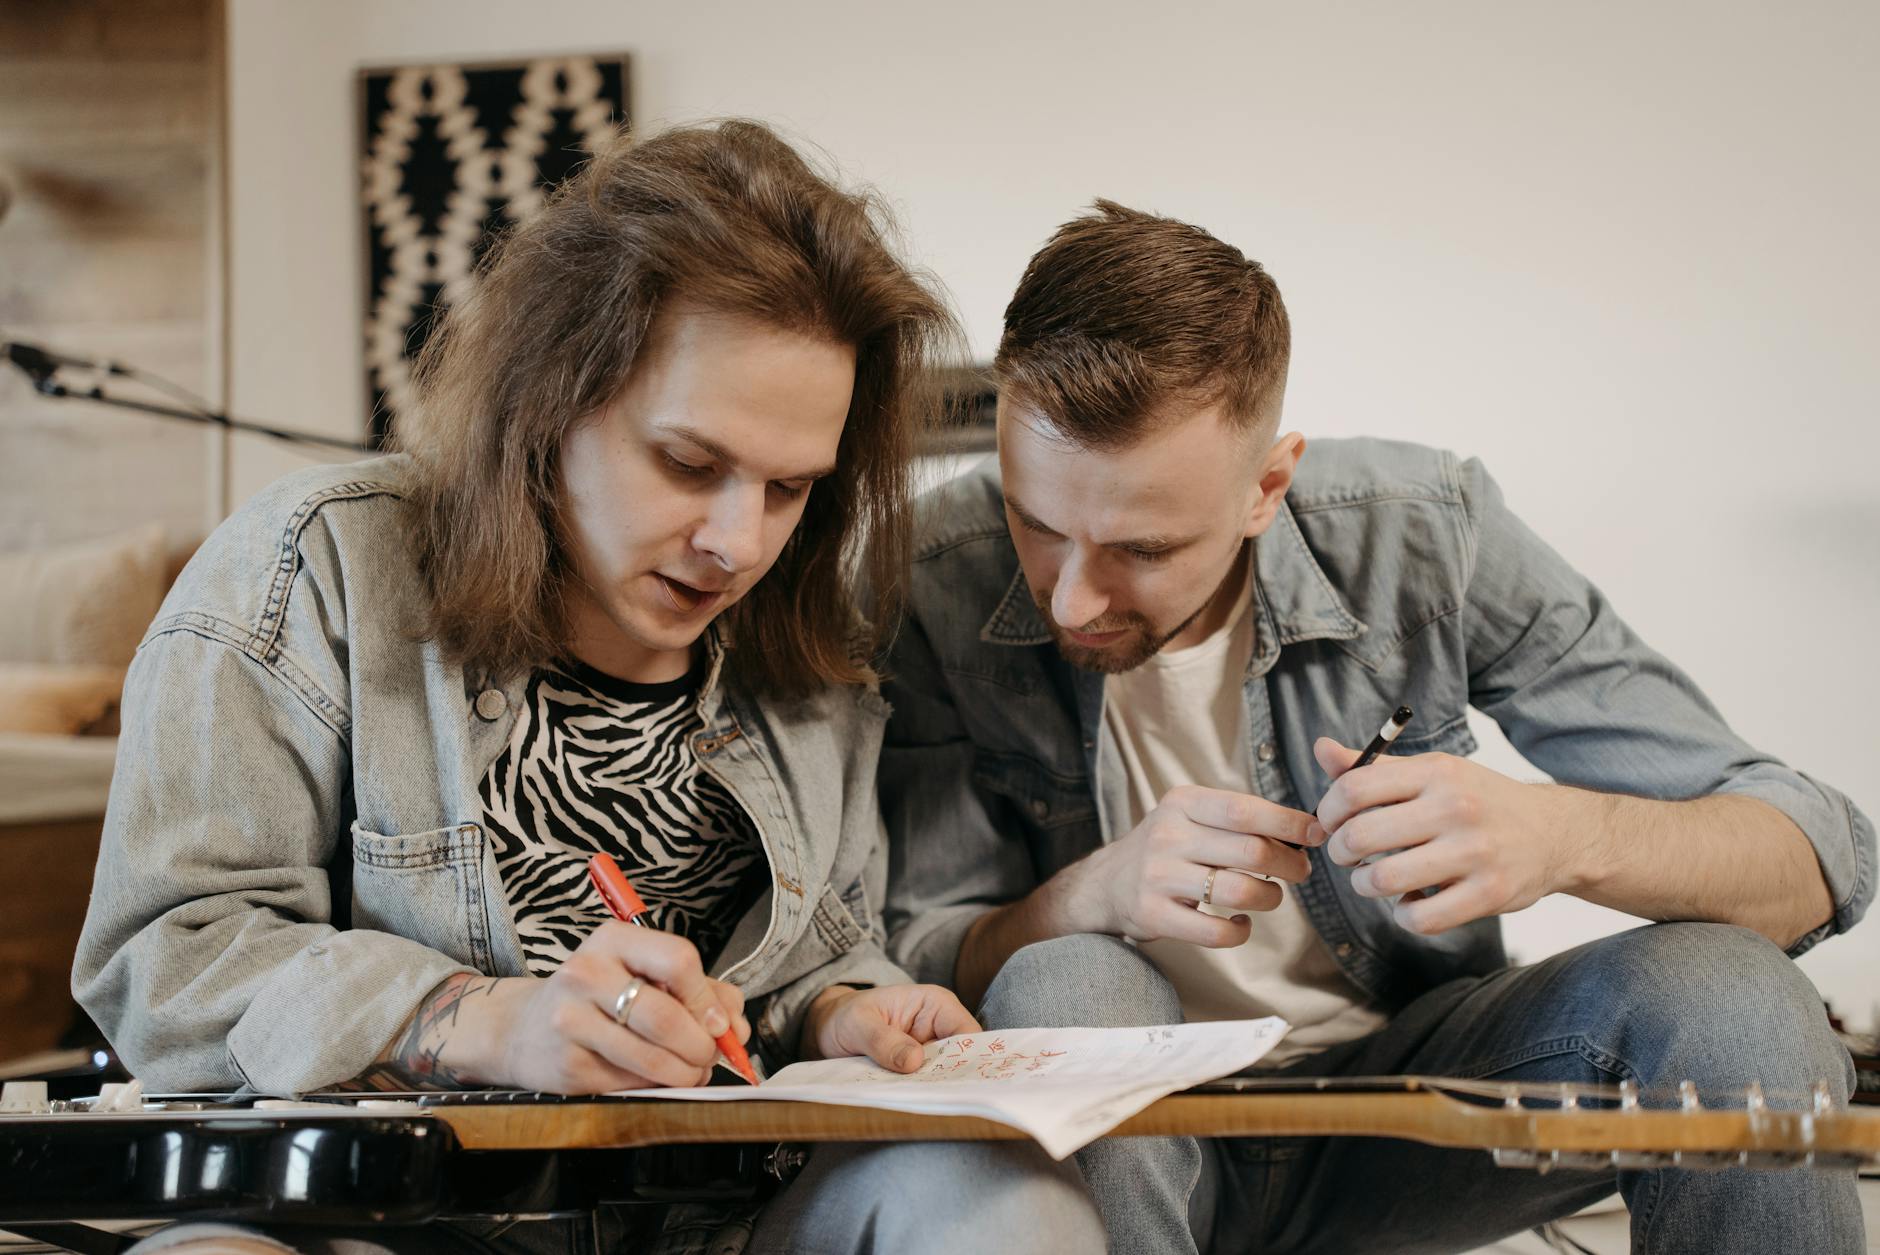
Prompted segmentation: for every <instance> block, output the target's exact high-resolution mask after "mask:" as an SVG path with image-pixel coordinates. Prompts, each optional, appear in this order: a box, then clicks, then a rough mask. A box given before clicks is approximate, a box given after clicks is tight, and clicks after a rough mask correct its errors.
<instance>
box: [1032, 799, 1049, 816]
mask: <svg viewBox="0 0 1880 1255" xmlns="http://www.w3.org/2000/svg"><path fill="white" fill-rule="evenodd" d="M1031 813H1032V814H1033V815H1036V816H1037V817H1038V818H1039V819H1044V818H1046V817H1047V816H1049V815H1050V814H1051V803H1049V802H1047V801H1045V800H1044V799H1043V798H1041V797H1040V798H1033V799H1032V803H1031Z"/></svg>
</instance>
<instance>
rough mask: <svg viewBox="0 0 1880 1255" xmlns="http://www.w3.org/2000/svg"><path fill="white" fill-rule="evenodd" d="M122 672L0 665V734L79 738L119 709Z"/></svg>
mask: <svg viewBox="0 0 1880 1255" xmlns="http://www.w3.org/2000/svg"><path fill="white" fill-rule="evenodd" d="M123 691H124V668H122V667H93V666H80V665H77V664H74V663H53V662H0V732H39V733H44V734H47V735H50V736H77V735H79V734H80V733H83V732H88V731H91V730H93V729H94V728H96V727H98V725H99V724H101V723H103V722H104V721H105V716H107V715H109V714H111V713H112V712H113V711H114V710H115V709H116V707H117V703H118V697H119V695H121V694H122V693H123Z"/></svg>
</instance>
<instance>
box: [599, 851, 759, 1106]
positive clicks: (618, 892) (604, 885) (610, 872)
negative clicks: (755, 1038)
mask: <svg viewBox="0 0 1880 1255" xmlns="http://www.w3.org/2000/svg"><path fill="white" fill-rule="evenodd" d="M588 878H589V879H590V880H592V881H593V882H594V888H595V889H597V890H599V892H600V895H601V901H603V902H605V903H606V904H607V909H608V910H609V911H612V912H613V914H614V918H615V919H618V920H625V921H626V922H627V923H629V924H638V925H639V926H640V927H641V928H645V927H647V926H648V925H647V923H646V921H645V920H643V919H641V918H640V916H642V915H644V914H646V903H645V902H643V901H641V900H640V895H639V894H638V893H636V892H634V889H633V885H632V884H631V883H629V882H628V880H627V875H626V873H625V872H623V871H621V870H620V864H618V863H616V862H614V859H613V856H612V855H611V854H595V855H592V856H590V857H589V858H588ZM718 1050H719V1053H721V1054H722V1055H724V1057H725V1062H726V1063H728V1064H730V1065H731V1068H732V1070H733V1071H734V1072H736V1073H737V1074H738V1075H739V1076H741V1077H743V1078H744V1079H745V1080H747V1081H749V1082H750V1083H751V1084H753V1085H755V1084H757V1073H756V1072H755V1071H754V1070H753V1069H752V1068H751V1057H750V1056H749V1055H747V1054H745V1053H744V1044H743V1043H742V1042H740V1041H739V1040H738V1035H737V1034H736V1033H734V1032H732V1031H731V1030H730V1029H729V1028H727V1029H726V1030H725V1031H724V1032H722V1033H720V1034H718Z"/></svg>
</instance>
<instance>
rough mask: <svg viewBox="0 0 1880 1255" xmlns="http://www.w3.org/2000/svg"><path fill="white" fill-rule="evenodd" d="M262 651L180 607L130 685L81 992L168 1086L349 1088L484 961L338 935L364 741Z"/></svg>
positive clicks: (76, 976)
mask: <svg viewBox="0 0 1880 1255" xmlns="http://www.w3.org/2000/svg"><path fill="white" fill-rule="evenodd" d="M246 640H247V634H246V633H244V632H243V631H241V630H240V629H239V628H237V626H236V625H234V624H232V623H227V622H224V621H221V620H218V619H216V618H214V617H211V616H209V615H206V614H201V613H194V612H185V613H180V614H172V615H169V616H168V617H167V619H165V620H162V621H160V622H159V624H158V625H157V626H156V628H155V629H153V633H152V635H151V636H150V638H149V639H148V640H146V642H145V644H144V645H143V647H142V649H141V650H140V651H139V652H138V655H137V658H136V660H135V662H134V663H133V665H132V667H131V671H130V677H129V681H128V683H127V686H126V692H125V700H124V706H123V709H124V712H125V719H126V723H125V726H124V729H123V734H122V739H121V741H120V745H119V750H118V765H117V774H116V777H115V778H114V780H113V781H112V786H111V796H110V803H109V808H108V812H107V815H106V818H105V830H104V845H103V849H102V851H101V852H100V857H99V860H98V871H97V878H96V881H95V884H94V887H93V891H92V899H91V908H90V911H89V913H88V914H87V916H86V919H85V928H84V933H83V935H82V937H81V939H80V942H79V948H78V956H77V963H76V966H75V969H74V972H73V991H74V993H75V994H76V996H77V997H78V1000H79V1002H80V1003H81V1004H82V1005H83V1006H84V1008H85V1009H86V1011H87V1012H89V1013H90V1015H91V1016H92V1018H93V1019H94V1020H95V1021H96V1022H97V1023H98V1026H99V1027H100V1028H101V1029H103V1030H104V1032H105V1034H106V1036H107V1037H108V1038H109V1039H110V1040H111V1042H112V1043H113V1045H115V1046H116V1047H117V1049H118V1051H119V1053H120V1055H121V1056H122V1057H123V1059H124V1062H125V1063H126V1065H127V1066H128V1067H129V1068H130V1069H131V1071H132V1072H133V1073H134V1074H136V1075H137V1076H139V1077H140V1078H142V1079H143V1080H144V1081H145V1082H146V1083H147V1084H148V1085H149V1086H150V1087H151V1088H152V1089H161V1090H225V1089H234V1088H239V1087H240V1086H242V1085H244V1084H245V1085H247V1086H250V1087H252V1088H253V1089H256V1090H259V1091H262V1092H264V1093H275V1094H292V1093H299V1092H303V1091H306V1090H308V1089H314V1088H319V1087H322V1086H326V1085H331V1084H334V1083H337V1082H340V1081H343V1080H346V1079H348V1078H350V1077H353V1076H356V1075H357V1074H358V1073H360V1072H361V1071H363V1070H364V1069H365V1067H366V1065H367V1064H369V1063H370V1062H371V1061H372V1059H373V1058H374V1057H375V1056H376V1055H377V1054H378V1052H379V1051H380V1050H381V1049H382V1048H383V1047H384V1045H385V1043H386V1042H388V1041H390V1040H391V1038H392V1036H393V1035H394V1034H395V1033H396V1032H397V1030H398V1029H399V1027H400V1026H401V1025H402V1024H403V1023H404V1022H405V1020H406V1019H407V1018H409V1016H410V1015H411V1013H412V1011H413V1010H414V1009H415V1008H416V1006H417V1004H418V1003H419V1002H420V1001H421V1000H422V999H423V997H424V995H425V994H426V993H427V992H429V991H430V990H431V989H432V988H434V987H435V986H436V985H437V984H438V982H440V981H441V980H443V979H444V978H445V977H446V976H448V975H450V974H451V973H452V972H457V971H464V970H467V969H466V968H464V967H463V966H462V965H460V964H458V963H456V962H454V961H452V960H451V959H450V958H448V957H447V956H445V955H443V954H440V953H438V952H437V951H435V950H431V949H429V948H427V947H425V946H423V945H420V944H418V943H417V942H414V941H411V940H408V939H406V938H402V937H397V936H393V935H391V934H389V933H383V932H373V931H367V930H354V929H346V930H341V929H338V928H336V927H335V926H334V925H333V922H332V919H333V902H332V890H331V887H330V886H329V883H328V879H327V871H326V868H327V865H328V864H329V863H331V862H332V861H333V859H334V858H335V856H336V853H341V854H342V856H343V852H339V851H338V850H337V847H338V845H339V843H340V841H341V840H342V839H343V837H344V835H345V834H346V832H347V823H348V816H347V814H346V813H345V812H346V810H347V809H348V802H347V798H348V797H349V791H348V778H349V761H350V760H349V754H348V747H347V741H346V738H345V737H344V736H343V735H342V732H341V730H340V728H339V727H336V726H335V718H334V715H333V712H331V711H327V710H323V709H321V708H320V706H319V705H318V704H317V703H314V702H311V701H310V700H309V699H308V696H307V695H306V694H305V693H304V692H303V690H302V689H301V688H300V687H297V686H296V685H294V684H293V683H291V682H290V681H289V679H287V678H285V677H284V676H283V674H282V672H281V671H280V670H279V669H278V665H279V663H278V660H277V662H276V663H270V662H267V661H263V660H262V659H258V658H257V657H255V656H254V654H253V653H251V652H249V649H248V648H245V647H244V643H245V642H246Z"/></svg>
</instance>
